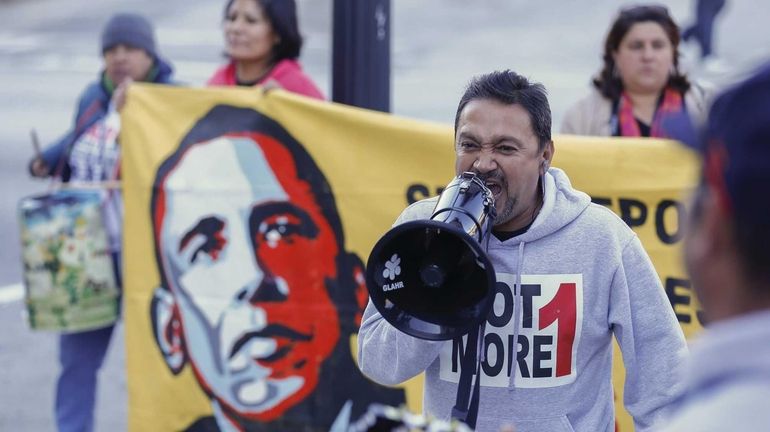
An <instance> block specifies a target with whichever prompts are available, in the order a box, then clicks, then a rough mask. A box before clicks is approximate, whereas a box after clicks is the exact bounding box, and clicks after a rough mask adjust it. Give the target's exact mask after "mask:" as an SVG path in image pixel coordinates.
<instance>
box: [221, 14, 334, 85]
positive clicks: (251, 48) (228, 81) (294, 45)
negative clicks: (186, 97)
mask: <svg viewBox="0 0 770 432" xmlns="http://www.w3.org/2000/svg"><path fill="white" fill-rule="evenodd" d="M223 29H224V36H225V54H226V55H227V57H228V58H229V59H230V61H229V62H228V63H227V64H226V65H224V66H222V67H221V68H219V69H218V70H217V71H216V72H215V73H214V75H213V76H212V77H211V78H210V79H209V81H208V85H210V86H235V85H238V86H254V85H261V86H266V87H279V88H283V89H286V90H288V91H290V92H293V93H298V94H301V95H304V96H308V97H311V98H315V99H324V96H323V94H321V91H320V90H318V87H317V86H316V85H315V84H314V83H313V81H312V80H311V79H310V77H309V76H307V75H306V74H305V73H304V72H303V71H302V67H301V66H300V64H299V62H297V58H298V57H299V53H300V50H301V49H302V37H301V36H300V34H299V27H298V24H297V7H296V4H295V2H294V0H229V1H228V2H227V5H226V6H225V14H224V22H223Z"/></svg>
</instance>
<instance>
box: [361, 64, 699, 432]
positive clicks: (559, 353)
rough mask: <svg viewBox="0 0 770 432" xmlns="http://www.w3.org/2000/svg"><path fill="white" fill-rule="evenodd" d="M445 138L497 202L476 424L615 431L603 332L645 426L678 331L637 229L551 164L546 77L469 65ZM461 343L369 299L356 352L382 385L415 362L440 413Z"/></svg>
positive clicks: (658, 407) (664, 393) (461, 165)
mask: <svg viewBox="0 0 770 432" xmlns="http://www.w3.org/2000/svg"><path fill="white" fill-rule="evenodd" d="M455 152H456V163H455V170H456V173H457V174H458V175H460V174H461V173H464V172H472V173H475V174H476V175H477V176H478V177H479V178H480V179H482V180H483V181H484V183H485V185H486V187H487V188H488V189H489V190H490V191H491V192H492V194H493V196H494V201H495V208H496V210H497V216H496V218H495V220H494V224H493V228H492V234H493V235H492V236H491V238H490V239H489V243H488V248H487V250H486V252H487V254H488V256H489V259H490V261H491V263H492V265H493V267H494V270H495V276H496V280H497V283H496V288H495V289H496V295H495V297H494V305H493V307H492V308H491V310H490V312H489V314H488V316H487V317H486V323H485V325H484V326H483V328H484V333H483V337H482V338H481V339H480V340H481V343H480V347H481V349H480V355H479V361H480V365H479V366H480V367H479V368H478V374H476V376H475V377H474V378H473V379H474V381H478V382H479V384H480V390H479V397H478V401H479V402H478V417H477V424H476V428H477V430H479V431H498V430H500V428H501V427H503V426H505V425H514V426H515V427H516V430H517V431H518V432H528V431H548V432H554V431H572V430H574V431H591V432H594V431H608V432H609V431H613V430H614V425H615V422H614V407H613V390H612V383H611V371H612V367H611V363H612V343H611V342H612V336H613V335H615V338H616V339H617V340H618V342H619V344H620V347H621V350H622V353H623V360H624V363H625V367H626V374H627V375H626V387H625V397H624V401H625V406H626V408H627V410H628V411H629V413H630V414H631V415H632V416H633V418H634V423H635V426H636V429H637V431H644V430H651V429H654V428H655V425H656V423H657V422H658V421H659V419H661V418H663V417H664V415H665V413H664V411H665V407H666V406H667V405H668V404H669V402H670V401H671V400H672V399H673V398H674V397H676V396H677V394H678V392H679V390H680V382H679V372H680V368H681V364H682V360H683V358H684V356H685V355H686V353H687V348H686V345H685V340H684V335H683V334H682V331H681V329H680V327H679V325H678V323H677V320H676V317H675V315H674V312H673V310H672V309H671V307H670V305H669V302H668V299H667V298H666V295H665V293H664V291H663V288H662V286H661V283H660V280H659V279H658V276H657V274H656V272H655V269H654V268H653V266H652V263H651V261H650V259H649V257H648V256H647V254H646V252H645V251H644V249H643V248H642V244H641V242H640V241H639V239H638V238H637V237H636V235H635V234H634V232H633V231H632V230H631V229H630V228H629V227H628V226H626V225H625V224H624V223H623V221H622V220H621V219H620V218H618V217H617V216H616V215H615V214H613V213H612V212H611V211H610V210H609V209H606V208H604V207H602V206H600V205H596V204H592V203H591V199H590V197H589V196H588V195H587V194H585V193H583V192H580V191H577V190H575V189H573V188H572V186H571V184H570V181H569V179H568V178H567V175H566V174H565V173H564V171H562V170H560V169H557V168H551V167H550V163H551V160H552V158H553V154H554V145H553V141H552V140H551V110H550V107H549V104H548V99H547V97H546V91H545V88H544V87H543V86H542V85H541V84H536V83H530V82H529V81H528V80H527V79H526V78H524V77H522V76H520V75H518V74H516V73H515V72H512V71H503V72H493V73H490V74H487V75H482V76H480V77H477V78H475V79H473V80H472V81H471V82H470V84H469V85H468V87H467V89H466V91H465V93H464V95H463V96H462V99H461V100H460V104H459V106H458V108H457V114H456V116H455ZM436 202H437V201H436V198H431V199H427V200H423V201H420V202H417V203H415V204H413V205H411V206H410V207H409V208H407V209H406V210H405V211H404V212H403V213H402V214H401V216H400V217H399V218H398V220H397V221H396V224H397V225H398V224H402V223H405V222H408V221H413V220H420V219H427V218H429V217H430V216H431V214H432V213H433V210H434V208H435V207H436ZM465 345H467V342H466V341H464V340H462V339H460V338H456V339H455V340H452V341H431V340H423V339H418V338H415V337H413V336H410V335H408V334H406V333H403V332H401V331H399V330H397V329H396V328H395V327H394V326H392V325H391V324H390V323H389V322H387V321H386V320H385V319H383V317H382V315H381V314H380V313H379V312H378V311H377V309H376V308H375V307H374V306H373V304H372V303H371V302H370V303H369V305H368V307H367V309H366V312H365V313H364V317H363V320H362V322H361V329H360V331H359V333H358V347H359V348H358V362H359V367H360V368H361V370H362V371H363V372H364V373H365V374H366V375H367V376H369V377H370V378H372V379H373V380H375V381H377V382H380V383H382V384H387V385H393V384H397V383H400V382H402V381H405V380H407V379H409V378H411V377H413V376H415V375H417V374H419V373H421V372H425V390H424V391H425V394H424V404H425V408H424V409H425V411H426V412H427V413H428V414H430V415H433V416H435V417H438V418H445V419H446V418H448V417H450V415H451V414H452V407H453V404H454V402H455V395H456V394H457V391H458V383H459V381H460V376H461V369H462V365H461V363H462V362H461V356H462V353H463V351H464V349H465ZM475 370H476V367H475V365H474V372H475Z"/></svg>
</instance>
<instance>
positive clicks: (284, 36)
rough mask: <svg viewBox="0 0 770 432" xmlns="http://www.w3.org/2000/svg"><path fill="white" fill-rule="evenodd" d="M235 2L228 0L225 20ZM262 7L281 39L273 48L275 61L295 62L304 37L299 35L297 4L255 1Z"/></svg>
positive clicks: (289, 1)
mask: <svg viewBox="0 0 770 432" xmlns="http://www.w3.org/2000/svg"><path fill="white" fill-rule="evenodd" d="M233 2H235V0H228V1H227V4H226V5H225V13H224V19H227V11H228V10H230V6H232V5H233ZM254 2H256V3H257V5H259V6H261V7H262V11H263V12H264V14H265V17H266V18H267V19H268V20H269V21H270V24H271V25H272V26H273V31H275V33H276V34H278V36H279V37H280V41H279V42H278V43H277V44H276V45H275V47H273V61H274V62H278V61H281V60H284V59H291V60H294V59H296V58H297V57H299V52H300V51H301V50H302V36H300V34H299V24H298V21H297V4H296V3H295V2H294V0H254Z"/></svg>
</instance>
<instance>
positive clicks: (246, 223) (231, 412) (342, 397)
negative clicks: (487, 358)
mask: <svg viewBox="0 0 770 432" xmlns="http://www.w3.org/2000/svg"><path fill="white" fill-rule="evenodd" d="M122 122H123V126H122V132H121V146H122V149H123V165H122V173H123V183H124V199H125V211H126V217H125V236H124V248H125V251H124V256H125V258H124V270H125V271H124V274H125V280H124V287H125V288H124V291H125V292H124V316H125V322H126V344H127V347H126V356H127V368H128V377H129V427H130V430H132V431H144V430H217V428H219V429H220V430H227V429H228V428H233V427H235V428H240V429H245V430H298V429H300V428H305V429H306V430H312V429H317V430H328V429H329V427H330V425H331V424H332V423H333V422H335V421H339V422H344V421H346V420H347V419H349V418H352V419H356V418H358V417H359V416H360V415H361V413H363V412H364V411H365V410H366V408H367V407H368V405H369V404H370V403H372V402H380V403H385V404H388V405H396V406H397V405H400V404H402V403H403V402H404V401H406V402H407V404H408V406H409V408H410V409H411V410H413V411H418V410H420V409H421V407H420V404H421V398H422V395H421V384H420V383H419V380H415V381H413V382H412V383H408V384H407V385H405V386H403V387H402V388H385V387H382V386H379V385H376V384H374V383H372V382H371V381H369V380H367V379H366V378H365V377H363V376H362V375H361V373H360V372H359V371H358V369H357V368H356V367H355V364H354V361H355V360H354V359H355V356H354V346H353V342H354V341H355V332H356V331H357V327H358V324H359V322H360V318H361V312H362V311H363V307H364V306H365V304H366V300H367V291H366V288H365V285H364V282H363V278H362V275H363V262H365V261H366V258H367V256H368V253H369V251H370V250H371V247H372V246H373V245H374V243H375V242H376V241H377V239H378V238H379V237H380V236H381V235H382V234H383V233H384V232H385V231H386V230H387V229H388V228H389V227H390V226H391V224H392V223H393V221H394V220H395V218H396V216H397V215H398V214H399V213H400V212H401V210H402V209H403V208H404V207H405V206H406V205H407V204H408V203H410V202H413V201H416V200H419V199H422V198H425V197H428V196H432V195H435V194H436V193H437V191H438V190H439V189H440V188H442V187H444V186H445V185H446V184H447V183H448V181H449V180H451V178H452V177H453V174H454V173H453V166H454V151H453V145H452V142H453V139H452V130H451V127H450V126H446V125H439V124H433V123H427V122H422V121H414V120H409V119H404V118H399V117H396V116H392V115H387V114H381V113H376V112H370V111H366V110H361V109H356V108H351V107H347V106H342V105H337V104H331V103H324V102H318V101H314V100H309V99H306V98H302V97H299V96H296V95H292V94H289V93H286V92H283V91H280V90H274V91H271V92H270V93H268V94H267V95H263V94H262V92H261V91H259V90H255V89H237V88H234V89H221V88H220V89H184V88H170V87H163V86H153V85H135V86H132V87H131V89H130V93H129V96H128V103H127V105H126V107H125V108H124V110H123V114H122ZM623 141H624V142H622V143H618V142H617V140H614V139H594V138H592V139H586V138H579V137H568V136H562V137H557V138H556V140H555V144H556V157H555V160H554V165H555V166H558V167H560V168H563V169H565V170H566V172H567V173H568V175H569V176H570V178H571V180H572V182H573V184H574V185H575V186H576V187H577V188H578V189H581V190H584V191H586V192H588V193H589V194H591V196H592V197H593V198H594V200H596V201H597V202H600V203H603V204H605V205H607V206H609V207H610V208H612V209H613V210H615V211H616V212H618V213H619V214H620V215H621V216H622V217H623V218H624V220H626V222H627V223H629V225H631V226H632V227H633V228H634V229H635V231H636V232H637V233H638V234H639V236H640V238H641V239H642V242H643V243H644V245H645V247H646V248H647V250H648V252H649V253H650V255H651V256H652V259H653V262H654V263H655V265H656V268H657V270H658V272H659V274H660V276H661V280H662V281H663V283H664V287H665V288H666V291H667V294H668V297H669V299H671V301H672V305H673V307H674V309H675V311H676V312H677V316H678V318H679V320H680V322H681V323H682V325H683V327H684V328H685V332H686V334H688V335H689V334H691V333H693V332H695V331H697V329H698V328H699V327H700V324H699V319H698V315H697V310H698V309H697V306H696V304H695V300H694V298H693V297H692V294H691V290H690V284H689V280H687V278H686V277H685V276H684V272H683V270H682V268H681V265H680V260H679V250H680V240H681V230H680V227H679V220H680V219H681V218H682V216H683V214H682V213H683V211H684V210H683V206H682V191H684V190H688V189H689V188H691V187H692V186H693V182H694V179H695V167H696V164H695V162H694V159H692V157H691V155H689V153H687V152H686V151H684V150H680V149H679V148H678V147H677V146H676V145H674V144H673V143H670V142H663V141H648V140H623ZM616 358H618V359H619V354H617V355H616ZM617 369H618V373H616V374H615V375H616V379H621V375H622V374H621V372H622V367H617ZM616 390H617V396H616V399H617V401H618V406H621V405H622V402H621V401H622V386H621V385H619V384H616ZM618 418H619V427H620V430H621V431H630V430H632V426H631V423H630V420H629V419H628V418H627V416H625V414H620V415H619V417H618Z"/></svg>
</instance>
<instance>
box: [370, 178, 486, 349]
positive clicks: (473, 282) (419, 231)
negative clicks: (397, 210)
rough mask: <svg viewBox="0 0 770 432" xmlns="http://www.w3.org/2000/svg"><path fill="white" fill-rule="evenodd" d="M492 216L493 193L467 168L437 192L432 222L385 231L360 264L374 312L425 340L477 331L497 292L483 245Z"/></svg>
mask: <svg viewBox="0 0 770 432" xmlns="http://www.w3.org/2000/svg"><path fill="white" fill-rule="evenodd" d="M495 216H496V213H495V207H494V197H493V195H492V192H490V190H489V189H488V188H487V187H486V186H485V185H484V182H483V181H482V180H481V179H480V178H479V177H477V176H476V175H475V174H474V173H471V172H465V173H463V174H461V175H459V176H457V177H456V178H455V179H454V180H452V182H450V183H449V184H448V185H447V187H446V188H445V189H444V191H443V192H442V193H441V196H440V197H439V199H438V203H437V204H436V208H435V209H434V210H433V215H432V216H431V217H430V219H428V220H417V221H411V222H407V223H404V224H401V225H398V226H396V227H394V228H393V229H391V230H390V231H388V232H387V233H385V235H384V236H383V237H382V238H381V239H380V240H379V241H378V242H377V243H376V244H375V245H374V248H373V249H372V252H371V254H369V260H368V262H367V266H366V285H367V288H368V290H369V296H370V297H371V299H372V303H373V304H374V306H375V307H376V308H377V310H378V311H379V312H380V315H382V316H383V318H385V319H386V320H387V321H388V322H389V323H390V324H392V325H393V326H394V327H396V328H397V329H399V330H401V331H402V332H404V333H407V334H409V335H412V336H414V337H417V338H420V339H427V340H437V341H438V340H450V339H454V338H455V337H459V336H463V335H465V334H467V333H468V332H470V331H471V330H472V329H474V328H477V327H478V325H479V324H481V323H482V322H483V320H485V319H486V318H487V314H488V313H489V309H490V308H491V307H492V303H493V302H494V296H495V271H494V269H493V267H492V263H491V261H490V260H489V257H487V254H486V253H485V252H484V250H483V249H482V245H484V246H485V245H486V243H487V242H488V241H489V237H488V236H489V234H490V233H491V230H492V224H493V222H494V219H495Z"/></svg>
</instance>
